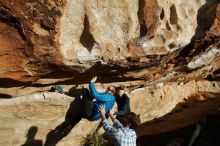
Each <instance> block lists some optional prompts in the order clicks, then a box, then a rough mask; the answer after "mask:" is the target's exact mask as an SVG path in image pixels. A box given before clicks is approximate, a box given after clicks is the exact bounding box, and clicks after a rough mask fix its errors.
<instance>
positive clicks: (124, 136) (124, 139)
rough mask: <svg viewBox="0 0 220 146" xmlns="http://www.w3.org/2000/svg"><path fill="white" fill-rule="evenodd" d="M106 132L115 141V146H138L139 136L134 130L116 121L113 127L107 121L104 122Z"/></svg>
mask: <svg viewBox="0 0 220 146" xmlns="http://www.w3.org/2000/svg"><path fill="white" fill-rule="evenodd" d="M102 125H103V128H104V130H105V132H106V133H107V134H108V135H109V136H110V137H111V138H113V140H114V145H115V146H136V138H137V135H136V133H135V131H134V130H133V129H129V128H126V127H124V126H123V125H122V124H121V123H120V122H119V121H118V120H117V119H115V121H114V123H113V126H114V127H112V126H111V125H110V124H109V123H108V121H107V120H106V119H105V120H104V121H103V122H102Z"/></svg>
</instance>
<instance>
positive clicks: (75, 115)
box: [44, 87, 85, 146]
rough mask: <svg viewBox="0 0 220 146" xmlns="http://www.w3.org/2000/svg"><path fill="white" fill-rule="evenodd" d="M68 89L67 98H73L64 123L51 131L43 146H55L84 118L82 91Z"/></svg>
mask: <svg viewBox="0 0 220 146" xmlns="http://www.w3.org/2000/svg"><path fill="white" fill-rule="evenodd" d="M75 88H76V87H74V88H72V89H70V92H69V94H68V95H69V96H73V97H75V100H74V101H73V102H71V104H70V106H69V109H68V111H67V113H66V116H65V121H64V122H63V123H61V124H60V125H58V126H57V127H56V128H55V129H54V130H51V131H50V132H49V133H48V134H47V137H46V141H45V144H44V146H55V145H56V144H57V143H58V142H59V141H60V140H61V139H62V138H64V137H65V136H67V135H68V134H69V133H70V131H71V130H72V128H73V127H74V126H75V125H76V124H77V123H78V122H79V121H80V120H81V119H82V118H83V117H84V112H83V111H84V107H85V98H82V95H83V97H84V96H85V95H84V94H83V90H82V89H75Z"/></svg>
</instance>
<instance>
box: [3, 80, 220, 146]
mask: <svg viewBox="0 0 220 146" xmlns="http://www.w3.org/2000/svg"><path fill="white" fill-rule="evenodd" d="M96 86H97V85H96ZM104 86H105V85H104ZM98 87H100V86H98ZM98 90H99V91H101V90H103V89H102V88H98ZM186 91H187V92H186ZM216 91H220V83H219V82H209V81H205V80H204V81H190V82H187V83H185V84H183V83H182V84H180V85H178V84H167V85H164V86H158V85H152V86H148V87H147V88H139V89H136V90H132V91H128V95H129V96H130V98H131V109H132V111H134V112H136V113H138V114H140V115H141V120H142V123H143V126H142V127H141V129H139V130H138V134H139V135H145V134H149V133H150V134H155V133H160V132H166V131H169V130H173V129H175V128H180V127H183V126H185V125H187V124H190V123H192V122H197V121H200V120H201V119H203V118H204V117H205V116H207V115H210V114H220V111H219V107H220V102H218V101H219V100H220V98H219V96H210V95H211V94H210V93H213V94H214V93H216ZM204 93H209V94H210V95H208V96H204V95H203V94H204ZM185 102H186V103H188V104H186V105H184V104H183V103H185ZM181 103H182V105H181ZM215 103H216V104H215ZM206 104H207V105H206ZM0 105H1V106H0V130H1V131H3V132H1V134H0V135H1V137H0V145H5V146H11V145H13V146H20V145H22V144H25V143H26V144H28V142H33V143H35V144H37V143H40V142H41V143H42V144H43V143H44V144H45V145H57V146H71V145H73V144H74V146H80V145H82V142H83V138H85V137H86V135H87V134H89V133H91V132H93V131H94V130H95V129H96V128H97V126H98V124H99V123H100V121H96V122H89V121H88V120H86V119H81V118H80V119H78V118H79V115H80V109H81V108H80V101H78V96H75V97H74V98H73V97H69V96H66V95H63V94H59V93H48V92H44V93H38V94H33V95H29V96H21V97H17V98H13V99H2V100H0ZM209 106H212V108H211V109H209V108H207V107H209ZM197 107H198V108H197ZM191 109H192V110H195V109H196V110H195V111H196V112H193V111H190V110H191ZM186 110H189V111H190V113H188V114H186V113H185V111H186ZM171 111H172V112H171ZM168 113H169V115H168V116H166V115H167V114H168ZM193 113H195V114H194V115H193ZM163 116H164V117H168V121H169V123H167V122H166V118H165V120H164V121H165V122H164V125H163V126H162V127H161V128H156V129H157V130H156V131H155V130H153V129H155V127H156V124H155V125H154V124H150V126H148V122H149V121H151V120H154V121H155V119H158V118H160V117H163ZM175 116H178V117H179V118H175ZM181 117H182V118H184V119H181ZM69 119H71V120H72V121H74V122H75V124H74V125H73V127H71V126H70V127H69V128H68V124H67V126H65V122H64V121H68V120H69ZM178 119H181V121H180V120H179V121H178ZM182 121H184V122H182ZM172 122H177V123H173V124H175V126H169V125H170V123H172ZM161 124H163V123H161ZM166 124H167V125H166ZM69 125H70V124H69ZM33 129H35V130H33ZM31 131H32V137H31ZM33 131H35V132H33ZM62 132H63V133H62ZM99 132H100V133H103V129H102V128H101V129H100V130H99ZM33 133H34V135H33ZM8 137H10V138H8ZM31 138H32V139H31Z"/></svg>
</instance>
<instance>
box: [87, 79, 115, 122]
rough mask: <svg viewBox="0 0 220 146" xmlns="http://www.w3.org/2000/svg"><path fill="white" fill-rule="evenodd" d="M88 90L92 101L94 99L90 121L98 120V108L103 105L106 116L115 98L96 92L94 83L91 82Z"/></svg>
mask: <svg viewBox="0 0 220 146" xmlns="http://www.w3.org/2000/svg"><path fill="white" fill-rule="evenodd" d="M89 89H90V93H91V97H92V99H96V102H95V103H94V107H93V112H92V120H99V119H100V118H101V113H100V111H99V107H100V106H101V105H105V110H106V114H107V115H108V113H109V111H110V109H111V108H112V107H113V105H114V103H115V96H113V95H112V94H109V93H99V92H97V91H96V89H95V85H94V83H91V82H90V83H89Z"/></svg>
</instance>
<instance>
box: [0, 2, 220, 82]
mask: <svg viewBox="0 0 220 146" xmlns="http://www.w3.org/2000/svg"><path fill="white" fill-rule="evenodd" d="M218 3H219V1H218V0H211V1H205V0H197V1H192V2H191V1H170V0H166V1H160V0H157V1H153V0H140V1H138V0H134V1H127V0H126V1H117V0H114V1H106V0H104V1H98V0H81V1H76V0H61V1H56V0H54V1H53V0H49V1H31V0H25V1H13V0H9V1H6V0H1V1H0V6H1V7H0V14H1V15H0V22H1V23H0V30H1V34H0V38H1V39H0V46H1V55H0V57H1V58H2V59H1V60H4V61H1V64H0V65H1V74H0V77H1V78H11V79H15V80H19V81H36V79H39V78H40V76H41V75H47V74H49V73H51V72H52V73H57V72H61V71H62V72H64V73H65V74H64V75H63V77H64V76H65V77H67V76H70V73H72V74H71V76H74V77H75V76H77V73H85V72H89V71H93V70H97V69H98V68H99V67H100V66H105V67H106V68H105V70H110V71H112V70H115V72H116V73H118V74H120V76H124V74H123V73H121V72H120V70H119V69H118V70H117V68H116V69H113V68H112V66H114V65H115V64H117V65H119V66H121V67H128V66H129V67H133V66H138V67H139V68H141V67H142V68H145V67H149V66H157V64H158V62H160V61H161V60H160V59H163V58H164V55H165V56H166V57H167V58H166V60H167V62H168V61H169V60H171V59H172V55H171V54H170V53H169V52H173V51H174V52H177V54H176V57H177V58H179V57H180V58H181V55H180V56H178V50H181V51H182V52H184V53H185V52H188V50H189V49H190V50H193V49H196V50H197V46H190V47H187V46H186V45H188V44H191V45H193V44H194V43H195V42H196V41H197V40H200V41H209V42H210V43H209V45H205V43H201V42H200V43H198V44H200V45H201V46H202V47H204V48H208V47H209V46H210V45H214V46H216V43H215V42H218V40H219V4H218ZM183 5H184V7H182V6H183ZM210 36H212V37H210ZM214 36H215V37H214ZM208 37H209V39H207V38H208ZM175 50H177V51H175ZM155 55H156V56H155ZM188 55H189V54H188ZM195 55H198V54H195ZM195 55H194V56H195ZM154 56H155V57H154ZM186 56H187V55H186ZM186 59H187V58H186ZM5 60H7V61H5ZM99 63H101V65H99V66H98V65H97V64H99ZM130 70H132V71H133V70H135V69H133V68H130ZM107 72H108V71H107ZM102 73H105V71H104V70H102V71H101V70H99V72H98V74H102ZM107 75H108V74H107Z"/></svg>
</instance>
